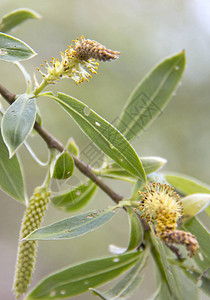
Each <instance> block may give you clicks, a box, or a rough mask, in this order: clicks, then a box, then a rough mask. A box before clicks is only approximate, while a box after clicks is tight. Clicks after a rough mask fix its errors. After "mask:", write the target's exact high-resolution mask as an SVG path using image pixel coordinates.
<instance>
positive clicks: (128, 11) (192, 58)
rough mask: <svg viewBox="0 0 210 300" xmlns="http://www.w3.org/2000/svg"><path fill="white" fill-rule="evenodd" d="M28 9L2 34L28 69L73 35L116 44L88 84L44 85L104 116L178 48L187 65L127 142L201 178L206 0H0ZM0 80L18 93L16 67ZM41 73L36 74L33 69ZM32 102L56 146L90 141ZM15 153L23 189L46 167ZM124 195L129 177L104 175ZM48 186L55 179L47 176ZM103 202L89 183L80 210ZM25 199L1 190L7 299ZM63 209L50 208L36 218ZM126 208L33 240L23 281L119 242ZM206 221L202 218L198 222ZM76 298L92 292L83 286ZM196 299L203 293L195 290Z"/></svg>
mask: <svg viewBox="0 0 210 300" xmlns="http://www.w3.org/2000/svg"><path fill="white" fill-rule="evenodd" d="M22 7H28V8H31V9H34V10H35V11H37V12H38V13H39V14H41V15H42V17H43V18H42V19H41V20H31V21H28V22H26V23H24V24H23V25H22V26H20V27H18V28H17V29H16V30H15V31H14V32H12V33H11V34H13V35H15V36H16V37H18V38H20V39H22V40H24V41H25V42H26V43H28V44H29V45H30V46H31V47H32V48H33V49H34V50H35V51H36V52H37V53H38V55H37V56H36V57H35V58H33V59H31V60H29V61H26V62H24V66H25V68H26V69H27V70H28V71H29V72H30V73H31V74H33V72H34V71H35V69H36V67H38V66H39V65H40V64H41V63H43V61H44V60H45V59H47V60H50V59H51V57H52V56H54V57H57V56H59V52H60V51H64V50H65V49H66V48H67V46H68V45H69V44H71V41H72V39H75V38H76V37H77V36H78V37H80V36H81V35H82V34H83V35H84V36H85V38H89V39H94V40H97V41H98V42H101V43H102V44H104V45H106V46H107V47H108V48H111V49H113V50H119V51H121V55H120V58H119V59H118V60H117V61H114V62H112V63H100V66H99V71H98V75H95V76H94V77H93V79H91V80H90V82H89V83H83V84H81V85H79V86H76V85H75V84H74V82H73V81H71V80H67V79H64V80H62V81H61V82H59V83H58V84H56V87H55V86H53V87H52V89H53V90H54V91H55V90H59V91H62V92H65V93H68V94H71V95H72V96H74V97H76V98H78V99H81V100H82V101H84V102H85V103H87V104H88V105H89V106H90V107H91V108H93V109H94V110H95V111H96V112H98V113H99V114H100V115H102V116H103V117H105V118H106V119H107V120H109V121H110V122H111V121H112V120H114V119H115V118H116V117H117V116H119V114H120V112H121V110H122V108H123V106H124V104H125V102H126V100H127V98H128V96H129V94H130V93H131V91H132V90H133V88H134V87H135V86H136V85H137V83H138V82H139V80H140V79H141V78H142V77H143V76H144V75H145V74H146V73H147V72H148V71H149V70H150V69H151V68H152V67H153V66H154V65H155V64H157V63H158V62H159V61H160V60H162V59H164V58H165V57H167V56H170V55H171V54H173V53H176V52H179V51H181V50H182V49H186V55H187V67H186V71H185V73H184V77H183V80H182V86H181V87H179V89H178V90H177V92H176V95H174V97H173V98H172V100H171V103H170V104H169V106H168V107H167V108H166V109H165V110H164V112H163V113H162V114H161V116H160V117H159V118H158V119H157V120H156V121H155V123H153V125H152V126H151V127H149V129H148V130H146V131H145V132H144V134H143V135H141V136H138V137H137V138H136V139H135V140H134V141H133V145H134V147H135V149H136V151H137V152H138V153H139V155H141V156H148V155H152V156H153V155H157V156H162V157H164V158H166V159H167V160H168V164H167V165H166V167H165V168H164V170H173V171H178V172H182V173H185V174H188V175H191V176H194V177H197V178H198V179H200V180H203V181H205V182H207V183H209V184H210V179H209V166H210V154H209V148H210V138H209V131H210V121H209V112H210V101H209V95H210V55H209V47H210V2H209V1H208V0H206V1H205V0H188V1H187V0H185V1H182V0H171V1H166V0H156V1H154V0H153V1H147V0H141V1H138V0H132V1H131V0H115V1H111V0H106V1H105V0H100V1H97V0H89V1H87V0H80V1H75V0H71V1H68V0H60V1H57V0H44V1H39V0H36V1H29V0H27V1H23V0H19V1H14V0H12V1H11V0H9V1H8V0H1V1H0V13H1V16H3V15H4V14H6V13H8V12H9V11H11V10H14V9H17V8H22ZM0 65H1V72H0V82H1V84H3V85H5V86H6V87H7V88H8V89H10V90H11V91H12V92H14V93H16V94H18V93H23V92H24V90H25V83H24V79H23V77H22V74H21V73H20V71H19V70H18V69H17V67H16V66H14V65H12V64H9V63H6V62H1V63H0ZM35 73H36V75H37V77H38V78H39V80H40V75H39V74H38V72H37V71H35ZM38 105H39V108H40V111H41V114H42V117H43V123H44V126H45V127H46V128H47V129H48V130H49V131H50V132H51V133H52V134H53V135H55V136H56V137H57V138H58V139H60V140H61V142H63V143H64V144H65V143H66V141H67V140H68V138H70V137H71V136H73V137H74V138H75V140H76V142H77V144H78V145H79V147H80V148H81V149H83V150H84V149H86V147H87V145H88V144H89V140H88V139H87V137H85V136H84V134H83V133H82V132H81V131H80V130H79V128H78V127H77V126H76V125H75V124H74V122H73V121H72V120H70V119H69V117H68V116H67V114H65V113H64V111H63V110H62V109H60V108H58V106H57V105H56V104H55V103H52V101H50V100H47V99H46V98H45V99H40V100H39V101H38ZM29 143H30V145H31V146H33V148H34V150H35V152H36V153H37V155H38V156H39V157H40V158H41V159H43V160H46V159H47V150H46V146H45V144H44V143H43V142H42V141H41V140H40V138H39V137H38V136H35V137H33V138H32V139H30V140H29ZM20 157H21V158H22V161H23V165H24V167H25V179H26V183H27V191H28V194H29V195H31V193H32V191H33V189H34V187H36V186H37V185H39V184H41V183H42V179H43V178H44V174H45V170H44V169H43V168H40V167H39V166H38V165H37V164H36V162H34V161H33V160H32V159H31V157H30V155H29V154H28V152H27V151H26V150H25V149H21V151H20ZM81 180H83V178H82V177H81V175H80V174H79V173H76V174H75V176H74V177H73V178H72V179H71V180H70V181H68V185H72V186H74V185H75V184H77V183H78V182H79V181H81ZM106 182H107V183H108V184H110V186H112V187H113V188H114V189H115V190H116V191H118V192H119V193H121V194H122V195H124V196H128V195H129V191H130V185H129V184H125V183H123V184H122V183H121V182H118V181H114V182H111V181H109V180H106ZM55 184H56V183H55ZM110 204H112V202H111V200H109V199H108V197H107V196H106V195H105V194H104V193H103V192H101V191H98V192H97V194H96V195H95V197H94V199H93V201H92V202H91V203H90V204H88V206H87V207H85V208H84V209H83V211H88V210H90V209H94V208H104V207H106V206H107V205H110ZM23 212H24V207H23V206H22V205H21V204H19V203H18V202H16V201H14V200H12V199H10V198H9V197H7V196H6V195H5V194H4V193H1V202H0V230H1V234H0V238H1V241H0V265H1V271H0V299H4V300H10V299H14V296H13V294H12V291H11V286H12V281H13V271H14V265H15V260H16V251H17V244H18V234H19V227H20V223H21V218H22V215H23ZM68 216H69V215H68V214H65V213H62V212H60V211H57V210H55V208H53V207H50V208H49V210H48V212H47V216H46V219H45V222H44V223H45V224H49V223H52V222H54V221H56V220H59V219H61V218H64V217H68ZM125 219H126V220H127V218H126V216H125V214H124V213H123V212H122V213H119V215H118V216H117V217H116V218H115V219H114V220H112V221H110V223H108V224H106V225H105V226H104V227H102V228H99V229H98V230H97V231H95V232H92V233H90V234H88V235H87V236H84V237H80V238H77V239H75V240H70V241H61V242H41V243H39V251H38V262H37V265H36V272H35V274H34V277H33V282H32V285H34V284H36V283H37V282H38V280H40V279H41V278H42V277H44V276H46V275H47V274H48V273H49V272H53V271H55V270H57V269H59V268H63V267H64V266H66V265H69V264H72V263H77V262H79V261H80V260H87V259H90V258H95V257H100V256H105V255H107V254H108V245H109V244H117V245H118V246H122V247H125V246H126V245H127V242H128V224H127V222H126V221H125ZM204 221H205V220H204ZM154 283H155V275H154V269H152V266H151V265H150V266H149V269H148V270H147V271H146V277H145V280H144V284H143V285H142V286H141V288H140V289H139V290H138V292H137V293H136V295H135V296H134V297H133V299H134V300H135V299H147V298H148V296H149V295H150V294H151V293H152V292H153V291H154V290H155V286H154ZM75 299H78V300H79V299H87V300H89V299H93V296H92V295H91V294H85V295H82V296H78V297H75ZM202 299H207V298H206V296H204V295H202Z"/></svg>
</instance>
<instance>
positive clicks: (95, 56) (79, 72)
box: [37, 36, 120, 84]
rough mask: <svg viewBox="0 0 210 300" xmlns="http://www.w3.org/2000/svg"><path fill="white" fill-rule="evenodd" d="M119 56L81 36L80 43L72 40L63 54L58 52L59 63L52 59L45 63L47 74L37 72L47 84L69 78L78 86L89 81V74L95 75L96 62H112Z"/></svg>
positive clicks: (77, 40) (57, 60)
mask: <svg viewBox="0 0 210 300" xmlns="http://www.w3.org/2000/svg"><path fill="white" fill-rule="evenodd" d="M119 54H120V52H118V51H112V50H110V49H107V48H106V47H105V46H103V45H101V44H99V43H98V42H96V41H93V40H89V39H87V40H86V39H85V38H84V37H83V36H81V41H80V40H79V39H78V38H77V39H76V40H73V44H72V45H70V46H68V48H67V49H66V50H65V52H64V53H63V52H60V56H61V61H60V60H59V59H58V58H56V59H55V58H54V57H52V60H51V61H50V64H49V63H48V62H47V61H45V63H46V70H47V74H45V73H43V72H42V71H41V70H40V69H39V68H37V70H38V71H39V72H40V73H41V75H42V77H43V79H44V80H45V81H47V83H49V84H50V83H55V82H56V81H59V80H60V79H61V78H71V79H73V80H74V81H75V83H76V84H78V83H82V82H84V81H89V79H90V78H91V77H92V76H91V74H90V73H92V74H97V69H98V65H99V64H98V62H96V60H100V61H101V60H102V61H110V60H114V59H117V58H118V57H119ZM41 66H43V65H41Z"/></svg>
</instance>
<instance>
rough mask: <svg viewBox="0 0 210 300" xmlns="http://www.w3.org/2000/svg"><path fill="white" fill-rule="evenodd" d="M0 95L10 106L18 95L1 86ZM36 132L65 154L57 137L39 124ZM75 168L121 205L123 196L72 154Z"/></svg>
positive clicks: (35, 125) (35, 126)
mask: <svg viewBox="0 0 210 300" xmlns="http://www.w3.org/2000/svg"><path fill="white" fill-rule="evenodd" d="M0 94H1V95H2V97H3V98H4V99H5V100H6V101H7V102H8V103H10V104H12V103H13V102H14V100H15V98H16V95H15V94H13V93H11V92H10V91H8V90H7V89H6V88H5V87H4V86H2V85H1V84H0ZM34 130H36V132H37V133H38V134H39V135H40V136H41V137H42V139H43V140H44V141H45V142H46V144H47V146H48V148H56V149H57V150H58V151H60V152H63V151H64V150H65V147H64V146H63V144H61V143H60V142H59V141H58V140H57V139H56V138H55V137H53V136H52V135H51V134H50V133H49V132H48V131H47V130H46V129H45V128H44V127H42V126H41V125H39V124H38V123H37V122H35V124H34ZM71 155H72V157H73V159H74V163H75V166H76V167H77V168H78V169H79V171H80V172H81V173H83V174H84V175H85V176H87V177H88V178H90V179H91V180H92V181H93V182H95V184H97V185H98V186H99V188H101V189H102V190H103V191H104V192H105V193H106V194H107V195H108V196H109V197H110V198H111V199H112V200H113V201H114V202H115V203H117V204H118V203H119V201H120V200H122V199H123V196H121V195H120V194H118V193H116V192H115V191H113V190H112V189H111V188H110V187H109V186H108V185H106V184H105V183H104V182H103V181H102V180H101V179H100V178H99V177H98V176H97V175H96V174H95V173H94V172H93V171H92V170H91V168H90V166H89V165H88V164H86V163H85V162H83V161H81V160H80V159H79V158H78V157H76V156H75V155H73V154H72V153H71Z"/></svg>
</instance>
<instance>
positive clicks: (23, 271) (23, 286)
mask: <svg viewBox="0 0 210 300" xmlns="http://www.w3.org/2000/svg"><path fill="white" fill-rule="evenodd" d="M49 196H50V192H49V191H48V190H47V189H46V188H43V187H38V188H36V189H35V191H34V194H33V196H32V197H31V199H30V202H29V205H28V207H27V209H26V211H25V214H24V217H23V220H22V225H21V231H20V242H19V246H18V254H17V261H16V270H15V277H14V284H13V289H14V292H15V295H16V298H19V296H20V295H21V294H24V293H25V292H26V291H27V287H28V285H29V283H30V282H31V277H32V274H33V270H34V264H35V258H36V249H37V241H24V240H23V239H24V238H25V237H27V236H28V235H29V234H30V233H31V232H32V231H34V230H35V229H38V228H39V227H40V224H41V221H42V219H43V216H44V213H45V210H46V208H47V204H48V202H49Z"/></svg>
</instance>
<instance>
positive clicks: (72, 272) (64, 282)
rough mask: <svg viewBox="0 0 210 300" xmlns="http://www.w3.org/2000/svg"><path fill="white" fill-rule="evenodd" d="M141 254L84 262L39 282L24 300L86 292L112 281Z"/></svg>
mask: <svg viewBox="0 0 210 300" xmlns="http://www.w3.org/2000/svg"><path fill="white" fill-rule="evenodd" d="M140 256H141V253H138V252H134V253H126V254H123V255H120V256H112V257H109V258H103V259H97V260H93V261H88V262H84V263H81V264H78V265H75V266H72V267H69V268H67V269H65V270H62V271H60V272H57V273H55V274H53V275H51V276H49V277H47V278H45V279H44V280H43V281H42V282H40V283H39V284H38V285H37V286H36V287H35V289H34V290H33V291H32V292H30V293H29V295H28V296H26V300H49V299H63V298H69V297H73V296H75V295H78V294H81V293H84V292H87V291H88V289H89V288H94V287H96V286H98V285H102V284H103V283H105V282H107V281H110V280H112V279H113V278H115V277H117V276H119V275H120V274H121V273H122V272H124V271H126V270H127V269H128V268H130V267H131V266H132V265H133V264H135V263H136V262H137V261H138V260H139V258H140Z"/></svg>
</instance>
